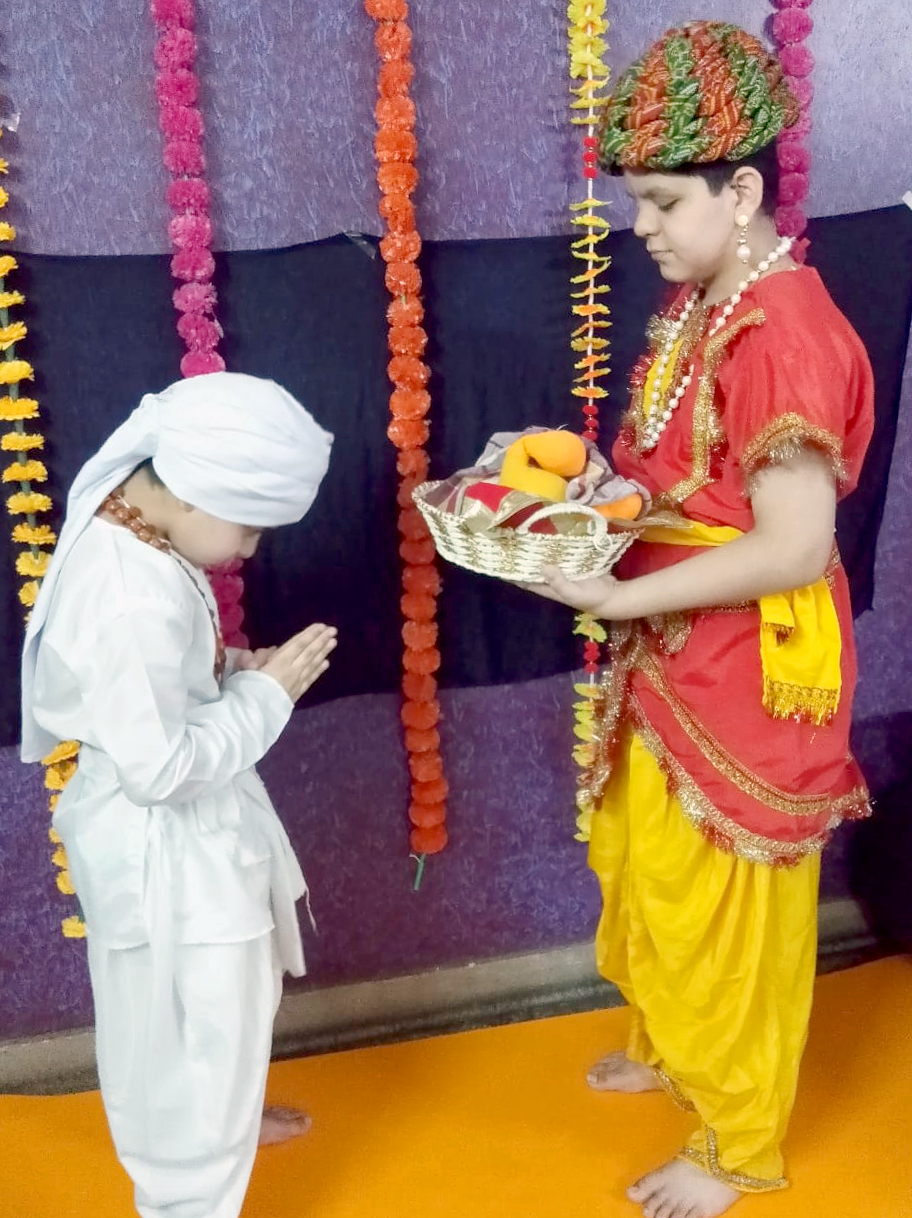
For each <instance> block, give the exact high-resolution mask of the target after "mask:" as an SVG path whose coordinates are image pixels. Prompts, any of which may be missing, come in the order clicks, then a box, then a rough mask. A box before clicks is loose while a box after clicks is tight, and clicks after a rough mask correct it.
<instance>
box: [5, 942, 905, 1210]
mask: <svg viewBox="0 0 912 1218" xmlns="http://www.w3.org/2000/svg"><path fill="white" fill-rule="evenodd" d="M626 1026H627V1015H626V1012H625V1011H623V1010H612V1011H607V1012H599V1013H592V1014H585V1015H569V1016H562V1017H559V1018H555V1019H546V1020H540V1021H536V1022H532V1023H524V1024H514V1025H510V1026H507V1027H500V1028H488V1029H484V1030H482V1031H477V1032H466V1033H461V1034H458V1035H453V1036H441V1037H434V1038H431V1039H427V1040H421V1041H411V1042H408V1043H405V1044H396V1045H388V1046H382V1047H379V1048H373V1049H359V1050H355V1051H351V1052H346V1053H336V1054H328V1055H326V1056H323V1057H310V1058H303V1059H299V1060H296V1061H290V1062H281V1063H278V1064H276V1065H274V1066H273V1068H272V1072H271V1075H270V1085H269V1093H270V1098H271V1099H272V1100H273V1101H274V1102H278V1101H281V1102H283V1103H291V1104H297V1105H300V1106H303V1107H306V1108H307V1109H308V1110H309V1111H310V1112H311V1113H312V1114H313V1116H314V1119H315V1126H314V1129H313V1131H312V1132H311V1133H310V1134H309V1135H308V1136H307V1137H306V1138H304V1139H302V1140H300V1141H298V1142H296V1143H293V1144H289V1145H286V1146H281V1147H273V1148H270V1149H268V1150H266V1151H264V1152H262V1153H261V1155H260V1158H259V1160H258V1162H257V1165H256V1167H255V1169H254V1174H253V1179H252V1181H251V1185H250V1192H249V1194H248V1198H247V1203H246V1206H245V1208H244V1212H243V1216H244V1218H406V1216H408V1218H412V1216H415V1218H488V1216H490V1218H575V1216H577V1215H580V1216H586V1218H590V1216H591V1218H596V1216H598V1218H615V1216H616V1218H623V1216H624V1215H627V1216H628V1218H635V1215H636V1214H638V1213H639V1211H638V1210H637V1208H636V1207H635V1206H633V1205H631V1204H630V1203H629V1202H627V1201H626V1200H625V1198H624V1188H625V1186H626V1184H627V1183H628V1182H629V1181H630V1180H632V1179H634V1178H635V1177H636V1176H637V1175H639V1174H641V1173H642V1172H643V1171H645V1170H647V1169H648V1168H650V1167H653V1166H655V1165H657V1164H659V1163H661V1162H663V1161H664V1160H665V1159H666V1158H667V1157H668V1156H669V1155H671V1154H673V1153H674V1152H675V1150H676V1149H677V1148H678V1146H679V1145H680V1143H681V1141H682V1140H683V1138H684V1136H685V1134H686V1132H687V1130H688V1129H689V1128H690V1124H689V1120H690V1118H688V1117H687V1116H686V1114H683V1113H681V1112H679V1111H678V1110H677V1109H675V1108H674V1107H673V1105H672V1104H671V1102H670V1101H669V1100H668V1099H667V1098H666V1097H665V1096H664V1095H661V1094H651V1095H641V1096H629V1097H628V1096H612V1095H597V1094H595V1093H593V1092H590V1091H589V1090H588V1089H587V1088H586V1086H585V1084H584V1082H583V1073H584V1070H585V1067H586V1065H587V1063H588V1062H589V1061H590V1060H591V1059H593V1058H595V1057H597V1056H598V1055H599V1054H600V1053H602V1052H603V1051H605V1050H606V1049H609V1048H612V1047H617V1046H621V1045H622V1044H623V1042H624V1037H625V1032H626ZM0 1129H2V1133H3V1136H2V1140H0V1181H2V1183H0V1213H2V1215H3V1218H130V1216H131V1215H132V1214H133V1213H134V1211H133V1209H132V1206H131V1203H130V1189H129V1186H128V1183H127V1181H126V1178H125V1176H124V1175H123V1173H122V1171H121V1169H120V1167H119V1165H118V1164H117V1162H116V1161H115V1158H114V1154H113V1151H112V1149H111V1146H110V1143H109V1140H108V1135H107V1130H106V1127H105V1123H104V1116H103V1113H102V1109H101V1103H100V1100H99V1097H98V1095H97V1093H88V1094H83V1095H71V1096H52V1097H46V1096H40V1097H31V1096H0ZM787 1159H788V1168H789V1172H790V1174H791V1176H792V1179H793V1187H792V1188H791V1189H790V1190H788V1191H787V1192H782V1193H774V1194H768V1195H766V1196H761V1197H745V1198H744V1199H743V1200H742V1201H740V1202H739V1203H738V1205H737V1207H736V1209H735V1211H734V1212H735V1213H736V1214H738V1215H739V1218H754V1216H757V1218H759V1216H760V1215H766V1216H767V1218H818V1216H821V1218H823V1216H826V1218H912V961H910V960H908V959H906V958H895V959H890V960H883V961H878V962H877V963H874V964H868V965H864V966H862V967H859V968H855V969H850V970H848V971H846V972H844V973H838V974H832V975H830V976H827V977H823V978H821V979H820V981H819V982H818V986H817V995H816V1004H815V1010H814V1016H813V1021H812V1025H811V1035H810V1041H809V1045H808V1050H807V1054H806V1057H805V1063H804V1068H803V1073H802V1079H801V1085H800V1089H799V1100H798V1105H797V1108H796V1111H795V1115H794V1118H793V1121H792V1127H791V1130H790V1133H789V1139H788V1143H787Z"/></svg>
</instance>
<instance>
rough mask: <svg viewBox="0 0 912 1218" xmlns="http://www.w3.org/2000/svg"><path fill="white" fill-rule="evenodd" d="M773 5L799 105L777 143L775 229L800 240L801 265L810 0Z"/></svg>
mask: <svg viewBox="0 0 912 1218" xmlns="http://www.w3.org/2000/svg"><path fill="white" fill-rule="evenodd" d="M773 4H774V5H775V7H776V8H778V9H779V12H778V13H777V14H776V16H775V17H774V18H773V22H772V27H773V37H774V38H775V39H776V43H777V45H778V48H779V62H780V63H781V64H782V67H783V70H784V72H785V76H786V80H787V81H788V85H789V88H790V89H791V90H792V92H793V93H794V95H795V97H796V98H797V99H798V103H799V105H800V106H801V116H800V118H799V119H798V122H797V123H795V124H794V125H793V126H791V127H786V129H785V130H784V131H782V132H781V134H780V135H779V138H778V141H777V152H778V157H779V168H780V171H781V176H780V179H779V199H778V203H779V206H778V207H777V208H776V227H777V229H778V230H779V232H780V234H781V235H782V236H784V237H795V238H801V240H796V242H795V245H794V246H793V248H792V257H793V258H794V259H795V260H796V261H798V262H804V259H805V256H806V254H807V247H808V241H807V238H806V237H804V232H805V230H806V229H807V215H806V213H805V210H804V207H803V206H802V205H803V204H804V202H805V200H806V199H807V196H808V170H809V169H810V167H811V154H810V152H809V150H808V149H807V147H806V146H805V143H804V140H805V137H806V136H807V135H808V133H809V132H810V130H811V114H810V106H811V100H812V98H813V96H814V86H813V84H812V83H811V79H810V76H811V71H812V69H813V67H814V56H813V55H812V54H811V52H810V51H809V50H808V49H807V47H806V46H803V45H802V44H803V42H804V40H805V39H806V38H807V37H808V35H809V34H810V33H811V31H812V30H813V28H814V22H813V19H812V18H811V15H810V13H808V12H805V10H806V9H808V8H810V6H811V0H773Z"/></svg>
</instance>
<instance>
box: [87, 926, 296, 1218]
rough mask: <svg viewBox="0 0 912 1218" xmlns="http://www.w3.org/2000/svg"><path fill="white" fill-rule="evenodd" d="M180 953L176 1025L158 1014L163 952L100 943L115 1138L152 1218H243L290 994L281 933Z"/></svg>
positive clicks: (96, 976)
mask: <svg viewBox="0 0 912 1218" xmlns="http://www.w3.org/2000/svg"><path fill="white" fill-rule="evenodd" d="M169 954H170V956H171V959H170V960H169V962H168V963H169V972H170V975H171V983H170V984H169V985H168V986H167V989H166V993H167V994H168V995H169V997H168V1001H169V1003H170V1007H171V1010H170V1016H171V1017H170V1018H165V1019H162V1018H161V1017H158V1018H153V1017H152V1008H153V1006H155V1005H157V1004H156V1003H155V1002H153V1000H152V993H153V988H154V985H153V974H154V970H153V964H152V949H151V948H150V947H149V946H143V947H134V948H126V949H112V948H106V947H104V946H102V945H96V944H93V942H92V938H91V936H90V937H89V939H88V955H89V972H90V974H91V979H92V992H93V995H94V1000H95V1028H96V1053H97V1057H98V1075H99V1080H100V1083H101V1094H102V1099H103V1101H104V1106H105V1111H106V1113H107V1117H108V1123H109V1125H110V1128H111V1135H112V1137H113V1140H114V1145H115V1147H116V1149H117V1154H118V1157H119V1159H120V1161H121V1163H122V1164H123V1166H124V1168H125V1169H126V1171H127V1173H128V1174H129V1176H130V1178H131V1179H132V1181H133V1183H134V1185H135V1186H136V1194H135V1195H136V1208H137V1211H138V1212H139V1214H140V1215H141V1216H142V1218H237V1216H238V1214H239V1213H240V1210H241V1206H242V1205H243V1202H244V1195H245V1193H246V1191H247V1183H248V1180H249V1178H250V1172H251V1169H252V1167H253V1160H254V1155H255V1154H256V1148H257V1139H258V1135H259V1128H260V1116H261V1114H262V1109H263V1097H264V1093H265V1089H266V1072H267V1070H268V1067H269V1058H270V1052H271V1047H272V1025H273V1019H274V1017H275V1012H276V1008H277V1006H278V1001H279V997H280V996H281V989H282V975H281V969H280V967H279V964H278V960H277V955H276V952H275V947H274V942H273V936H272V934H265V935H261V936H260V937H259V938H256V939H251V940H249V941H247V942H244V943H218V944H207V945H188V946H175V947H173V948H172V949H171V952H170V953H169ZM159 1003H160V1000H159ZM162 1025H164V1026H162Z"/></svg>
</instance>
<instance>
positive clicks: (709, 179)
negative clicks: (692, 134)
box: [609, 140, 779, 216]
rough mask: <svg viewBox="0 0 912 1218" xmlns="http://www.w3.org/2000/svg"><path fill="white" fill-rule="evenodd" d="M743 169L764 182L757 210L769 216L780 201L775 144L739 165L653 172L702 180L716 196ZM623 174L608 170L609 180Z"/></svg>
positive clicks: (689, 165) (718, 164) (693, 166)
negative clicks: (754, 171)
mask: <svg viewBox="0 0 912 1218" xmlns="http://www.w3.org/2000/svg"><path fill="white" fill-rule="evenodd" d="M744 166H748V167H749V168H751V169H756V171H757V173H759V174H760V176H761V178H763V202H762V203H761V204H760V210H761V211H762V212H763V213H764V215H767V216H771V215H772V214H773V213H774V212H775V210H776V200H777V199H778V197H779V158H778V156H777V155H776V142H775V140H774V141H773V142H772V143H771V144H766V145H765V146H764V147H763V148H760V149H759V150H758V151H757V152H754V153H752V154H751V155H750V156H746V157H744V159H743V160H741V161H709V162H707V164H705V165H701V164H699V163H698V162H696V161H688V162H687V163H686V164H684V165H679V166H678V167H677V168H676V169H656V170H654V171H653V172H655V173H667V174H679V173H680V174H687V175H688V176H689V177H699V178H703V180H704V181H705V182H706V185H707V186H708V187H709V193H710V194H713V195H718V194H721V193H722V188H723V186H727V185H728V183H729V182H730V181H731V180H732V176H733V174H734V173H735V172H736V171H737V170H739V169H741V168H743V167H744ZM623 172H624V167H623V166H622V165H613V166H612V167H611V169H610V170H609V173H610V174H611V176H612V177H620V176H621V175H622V174H623ZM645 172H650V171H649V170H646V171H645Z"/></svg>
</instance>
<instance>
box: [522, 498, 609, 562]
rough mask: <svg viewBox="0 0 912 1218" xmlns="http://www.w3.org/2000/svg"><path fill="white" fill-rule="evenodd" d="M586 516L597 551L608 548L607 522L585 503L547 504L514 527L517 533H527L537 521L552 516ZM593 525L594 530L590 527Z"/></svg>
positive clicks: (599, 513) (548, 518)
mask: <svg viewBox="0 0 912 1218" xmlns="http://www.w3.org/2000/svg"><path fill="white" fill-rule="evenodd" d="M571 515H572V516H586V517H588V523H589V536H590V537H591V538H592V541H593V544H594V545H595V546H596V548H597V549H599V550H604V549H607V548H608V521H607V520H606V519H605V517H604V516H603V515H602V514H601V512H597V511H596V510H595V508H591V507H589V506H588V504H585V503H549V504H546V505H545V506H544V507H541V508H539V509H538V511H536V512H533V513H532V515H531V516H529V517H528V518H527V519H526V520H524V521H523V522H522V524H518V525H517V526H516V532H517V533H523V534H525V533H528V532H529V530H530V529H531V528H532V525H533V524H536V523H537V522H538V521H539V520H550V519H551V517H552V516H571ZM593 525H595V528H593V527H592V526H593Z"/></svg>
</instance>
